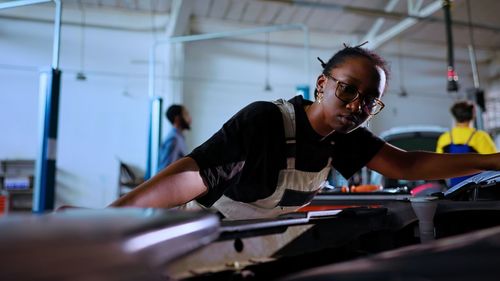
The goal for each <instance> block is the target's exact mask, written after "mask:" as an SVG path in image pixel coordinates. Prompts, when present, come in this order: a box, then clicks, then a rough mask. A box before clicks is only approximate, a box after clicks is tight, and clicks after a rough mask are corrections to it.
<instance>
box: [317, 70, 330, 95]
mask: <svg viewBox="0 0 500 281" xmlns="http://www.w3.org/2000/svg"><path fill="white" fill-rule="evenodd" d="M327 80H328V79H326V77H325V75H323V74H321V75H320V76H318V78H317V79H316V90H317V91H318V93H322V92H323V91H324V89H325V86H326V81H327Z"/></svg>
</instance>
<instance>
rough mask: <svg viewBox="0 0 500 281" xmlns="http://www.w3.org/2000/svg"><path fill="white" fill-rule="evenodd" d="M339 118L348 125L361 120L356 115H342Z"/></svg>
mask: <svg viewBox="0 0 500 281" xmlns="http://www.w3.org/2000/svg"><path fill="white" fill-rule="evenodd" d="M339 118H340V121H341V122H342V123H343V124H346V125H356V124H357V123H358V120H359V118H358V117H357V116H354V115H340V116H339Z"/></svg>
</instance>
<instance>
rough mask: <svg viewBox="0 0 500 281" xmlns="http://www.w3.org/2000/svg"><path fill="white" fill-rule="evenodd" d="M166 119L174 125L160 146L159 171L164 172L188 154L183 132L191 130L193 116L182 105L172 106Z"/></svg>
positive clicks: (166, 114) (167, 112)
mask: <svg viewBox="0 0 500 281" xmlns="http://www.w3.org/2000/svg"><path fill="white" fill-rule="evenodd" d="M165 117H166V118H167V119H168V121H170V123H171V124H172V129H171V130H170V131H169V132H168V134H167V136H166V137H165V140H164V141H163V143H162V144H161V146H160V151H159V155H158V158H159V161H158V171H161V170H163V169H164V168H165V167H167V166H168V165H170V164H172V163H173V162H175V161H177V160H179V159H181V158H182V157H184V156H185V155H186V154H187V153H186V151H187V149H186V140H185V138H184V134H183V131H185V130H190V129H191V116H190V115H189V112H188V110H187V109H186V108H185V107H184V106H182V105H178V104H173V105H171V106H170V107H169V108H168V109H167V111H166V112H165Z"/></svg>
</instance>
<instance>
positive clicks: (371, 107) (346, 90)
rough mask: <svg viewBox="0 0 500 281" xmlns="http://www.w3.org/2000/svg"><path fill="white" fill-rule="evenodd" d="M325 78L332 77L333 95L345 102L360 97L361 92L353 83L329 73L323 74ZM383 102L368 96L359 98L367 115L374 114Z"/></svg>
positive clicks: (381, 106)
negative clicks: (334, 84) (340, 79)
mask: <svg viewBox="0 0 500 281" xmlns="http://www.w3.org/2000/svg"><path fill="white" fill-rule="evenodd" d="M324 75H325V76H326V77H327V78H330V79H332V80H333V81H335V83H336V84H337V85H336V87H335V96H336V97H337V98H338V99H339V100H341V101H343V102H345V103H351V102H353V101H355V100H357V99H358V98H359V97H361V96H362V95H361V92H360V91H359V90H358V88H356V87H355V86H353V85H350V84H347V83H344V82H342V81H339V80H338V79H336V78H335V77H333V76H332V75H330V74H324ZM384 106H385V104H384V103H383V102H382V101H381V100H380V99H379V98H374V97H370V96H366V97H363V98H361V108H362V109H363V111H364V112H366V113H367V114H369V115H375V114H377V113H379V112H380V111H381V110H382V109H383V108H384Z"/></svg>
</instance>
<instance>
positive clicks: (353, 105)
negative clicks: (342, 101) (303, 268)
mask: <svg viewBox="0 0 500 281" xmlns="http://www.w3.org/2000/svg"><path fill="white" fill-rule="evenodd" d="M347 108H348V109H349V110H350V111H351V112H357V113H359V112H361V99H359V98H357V99H355V100H353V101H351V102H350V103H348V104H347Z"/></svg>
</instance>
